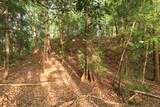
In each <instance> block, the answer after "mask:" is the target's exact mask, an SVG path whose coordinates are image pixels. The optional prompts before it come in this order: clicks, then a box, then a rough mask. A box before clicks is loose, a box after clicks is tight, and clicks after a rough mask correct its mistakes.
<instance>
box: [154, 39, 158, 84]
mask: <svg viewBox="0 0 160 107" xmlns="http://www.w3.org/2000/svg"><path fill="white" fill-rule="evenodd" d="M153 45H154V54H155V55H154V57H155V58H154V59H155V80H156V81H160V71H159V64H160V63H159V53H158V50H157V47H158V43H157V42H156V41H154V43H153Z"/></svg>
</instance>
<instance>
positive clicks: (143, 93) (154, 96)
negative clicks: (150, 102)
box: [129, 90, 160, 100]
mask: <svg viewBox="0 0 160 107" xmlns="http://www.w3.org/2000/svg"><path fill="white" fill-rule="evenodd" d="M129 91H131V92H134V93H137V94H142V95H145V96H148V97H153V98H156V99H159V100H160V96H157V95H154V94H151V93H147V92H143V91H138V90H129ZM134 97H135V96H134Z"/></svg>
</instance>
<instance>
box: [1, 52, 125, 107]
mask: <svg viewBox="0 0 160 107" xmlns="http://www.w3.org/2000/svg"><path fill="white" fill-rule="evenodd" d="M39 60H40V56H39V55H31V56H29V57H28V60H27V62H25V63H24V64H21V65H19V66H17V65H16V66H14V67H11V69H10V70H11V71H10V74H9V77H8V80H6V81H2V82H1V83H5V84H10V83H14V84H13V85H6V86H5V85H4V86H0V107H72V106H73V107H101V106H104V107H108V106H109V107H121V106H122V104H120V99H119V98H118V96H117V95H116V93H115V92H114V91H113V90H112V88H111V86H109V85H108V86H104V85H103V86H102V85H101V84H100V83H99V82H96V83H94V84H88V83H82V82H80V78H79V77H78V75H77V74H76V71H74V70H75V69H74V68H72V66H70V65H69V63H67V62H65V61H64V64H63V65H62V64H61V63H60V62H59V61H58V60H57V59H56V58H55V57H54V54H52V55H50V56H49V60H48V61H47V62H46V63H45V70H44V71H43V67H42V65H41V64H39V63H38V62H39ZM64 65H65V66H64ZM14 71H15V72H14ZM15 83H16V84H15ZM116 102H117V103H116Z"/></svg>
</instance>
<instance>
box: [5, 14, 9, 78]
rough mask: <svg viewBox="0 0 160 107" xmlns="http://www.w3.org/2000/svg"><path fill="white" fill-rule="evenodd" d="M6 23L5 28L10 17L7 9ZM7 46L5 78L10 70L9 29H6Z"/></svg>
mask: <svg viewBox="0 0 160 107" xmlns="http://www.w3.org/2000/svg"><path fill="white" fill-rule="evenodd" d="M4 23H5V28H8V17H7V11H6V14H5V16H4ZM5 46H6V58H5V74H4V78H6V77H7V76H8V72H9V50H10V49H9V31H8V30H5Z"/></svg>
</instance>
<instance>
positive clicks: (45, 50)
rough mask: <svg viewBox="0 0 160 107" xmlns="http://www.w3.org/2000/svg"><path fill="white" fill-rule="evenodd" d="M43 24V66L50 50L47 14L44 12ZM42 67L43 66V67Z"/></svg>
mask: <svg viewBox="0 0 160 107" xmlns="http://www.w3.org/2000/svg"><path fill="white" fill-rule="evenodd" d="M44 18H45V22H44V26H45V38H44V51H43V64H44V62H45V61H46V60H48V56H49V53H50V50H51V46H50V40H49V36H50V33H49V24H48V20H49V15H48V12H47V11H45V17H44ZM43 66H44V65H43Z"/></svg>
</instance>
